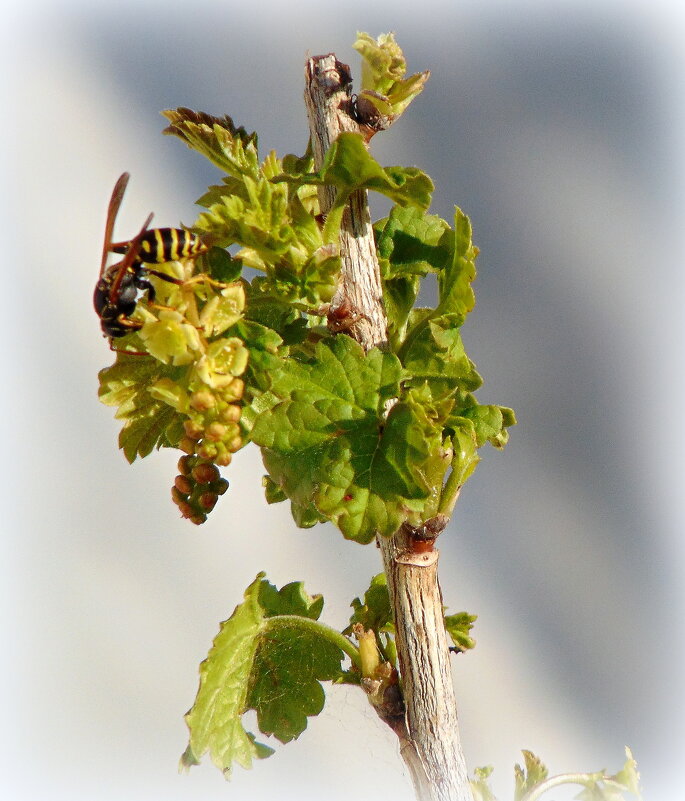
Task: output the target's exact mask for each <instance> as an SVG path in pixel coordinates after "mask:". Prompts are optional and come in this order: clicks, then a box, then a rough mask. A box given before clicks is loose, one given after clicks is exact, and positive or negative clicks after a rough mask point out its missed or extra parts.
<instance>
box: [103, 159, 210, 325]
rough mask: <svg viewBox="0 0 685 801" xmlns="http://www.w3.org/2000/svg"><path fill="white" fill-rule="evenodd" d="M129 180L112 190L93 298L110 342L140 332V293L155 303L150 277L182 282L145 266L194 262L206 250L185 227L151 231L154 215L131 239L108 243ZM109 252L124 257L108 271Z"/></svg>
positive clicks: (124, 178) (124, 177)
mask: <svg viewBox="0 0 685 801" xmlns="http://www.w3.org/2000/svg"><path fill="white" fill-rule="evenodd" d="M129 177H130V176H129V174H128V173H127V172H125V173H123V175H121V176H120V178H119V180H118V181H117V182H116V184H115V185H114V189H113V190H112V197H111V198H110V201H109V207H108V209H107V222H106V223H105V241H104V245H103V248H102V262H101V264H100V276H99V278H98V282H97V284H96V285H95V292H94V294H93V305H94V306H95V311H96V313H97V315H98V317H99V318H100V325H101V327H102V333H103V334H104V335H105V336H106V337H109V338H110V339H113V338H116V337H123V336H125V335H126V334H128V333H130V332H131V331H137V330H138V329H140V328H142V325H143V324H142V323H141V322H140V320H134V319H133V318H132V317H131V315H132V314H133V312H134V311H135V308H136V305H137V303H138V296H139V293H140V292H145V291H147V297H148V300H149V301H150V302H153V301H154V299H155V289H154V287H153V286H152V284H151V283H150V281H149V280H148V276H149V275H154V276H156V277H157V278H161V279H162V280H163V281H168V282H169V283H172V284H182V283H183V281H181V280H179V279H178V278H173V277H172V276H170V275H167V274H166V273H163V272H159V271H158V270H153V269H152V268H151V267H149V266H148V265H150V264H163V263H164V262H168V261H177V260H181V259H196V258H197V257H198V256H200V255H201V254H202V253H206V252H207V250H208V249H209V248H208V247H207V245H205V244H204V243H203V242H202V240H201V239H200V237H198V236H196V235H195V234H193V233H191V232H190V231H187V230H185V229H183V228H149V225H150V222H151V221H152V216H153V215H152V214H150V215H149V216H148V218H147V220H146V221H145V223H144V224H143V227H142V228H141V229H140V231H139V232H138V233H137V234H136V236H135V237H134V238H133V239H131V240H129V241H127V242H112V234H113V232H114V223H115V221H116V218H117V214H118V213H119V208H120V206H121V202H122V200H123V198H124V192H125V191H126V186H127V185H128V180H129ZM110 253H120V254H123V258H122V259H121V261H119V262H117V263H116V264H112V265H110V266H109V267H108V266H107V259H108V256H109V254H110Z"/></svg>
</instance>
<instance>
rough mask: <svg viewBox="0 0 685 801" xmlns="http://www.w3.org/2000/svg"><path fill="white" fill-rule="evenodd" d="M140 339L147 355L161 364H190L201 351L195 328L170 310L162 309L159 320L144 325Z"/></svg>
mask: <svg viewBox="0 0 685 801" xmlns="http://www.w3.org/2000/svg"><path fill="white" fill-rule="evenodd" d="M140 338H141V339H142V340H143V343H144V344H145V347H146V348H147V350H148V353H150V355H151V356H154V357H155V359H158V360H159V361H160V362H162V363H163V364H173V365H182V364H190V363H191V362H193V361H195V359H196V358H197V354H198V352H200V351H201V350H202V343H201V341H200V335H199V334H198V332H197V330H196V329H195V327H194V326H192V325H190V323H188V322H187V321H186V320H185V318H184V317H183V315H182V314H180V313H179V312H177V311H174V310H172V309H162V310H161V311H160V313H159V319H157V320H154V321H152V322H147V323H145V324H144V325H143V327H142V328H141V329H140Z"/></svg>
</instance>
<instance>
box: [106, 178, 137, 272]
mask: <svg viewBox="0 0 685 801" xmlns="http://www.w3.org/2000/svg"><path fill="white" fill-rule="evenodd" d="M130 177H131V176H130V175H129V173H127V172H125V173H123V174H122V175H120V176H119V180H118V181H117V182H116V184H114V189H113V190H112V197H111V198H110V201H109V208H108V209H107V222H106V223H105V241H104V244H103V246H102V262H101V263H100V277H102V274H103V273H104V272H105V265H106V264H107V256H108V255H109V252H110V249H111V247H110V246H111V244H112V233H113V232H114V222H115V221H116V218H117V214H118V213H119V207H120V206H121V201H122V200H123V199H124V192H125V191H126V186H127V185H128V179H129V178H130Z"/></svg>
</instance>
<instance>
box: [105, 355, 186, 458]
mask: <svg viewBox="0 0 685 801" xmlns="http://www.w3.org/2000/svg"><path fill="white" fill-rule="evenodd" d="M178 374H179V370H178V368H174V367H170V366H166V365H163V364H162V363H161V362H159V361H157V360H156V359H153V358H151V357H145V356H138V355H128V354H126V353H123V352H119V353H117V359H116V361H115V363H114V364H113V365H111V366H110V367H106V368H104V369H103V370H101V371H100V373H99V380H100V387H99V390H98V397H99V398H100V401H101V402H102V403H104V404H105V405H106V406H116V407H118V408H117V412H116V415H115V416H116V418H117V419H119V420H124V425H123V427H122V429H121V432H120V434H119V447H120V448H121V449H122V450H123V452H124V456H125V457H126V459H127V460H128V461H129V462H133V461H135V459H136V457H137V456H140V457H141V458H142V457H145V456H147V455H148V454H149V453H151V452H152V450H153V449H154V448H161V447H171V446H174V445H175V444H176V443H177V441H178V437H177V434H172V432H174V431H176V432H177V430H178V425H179V424H180V421H181V420H182V419H183V418H182V416H181V415H179V414H178V413H177V412H176V411H175V410H174V409H173V408H172V407H171V406H169V405H168V404H166V403H164V402H163V401H161V400H159V399H158V398H155V397H153V396H152V395H151V394H150V392H149V390H150V387H152V386H153V385H154V384H155V383H156V382H157V381H158V380H160V379H162V378H166V377H177V376H178Z"/></svg>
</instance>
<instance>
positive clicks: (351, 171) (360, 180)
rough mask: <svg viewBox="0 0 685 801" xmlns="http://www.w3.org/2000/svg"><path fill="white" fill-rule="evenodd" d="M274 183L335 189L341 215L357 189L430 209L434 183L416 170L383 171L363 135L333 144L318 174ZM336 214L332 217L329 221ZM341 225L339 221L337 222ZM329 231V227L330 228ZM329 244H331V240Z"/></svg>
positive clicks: (341, 137) (352, 135) (345, 136)
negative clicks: (368, 148)
mask: <svg viewBox="0 0 685 801" xmlns="http://www.w3.org/2000/svg"><path fill="white" fill-rule="evenodd" d="M274 181H286V182H290V183H294V184H295V185H302V184H311V185H314V186H324V185H325V186H335V187H336V188H337V190H338V194H337V198H336V203H335V207H336V208H337V209H338V210H339V212H340V214H342V208H343V207H344V205H345V203H346V202H347V198H348V197H349V196H350V194H351V193H352V192H354V191H355V190H357V189H372V190H374V191H375V192H380V193H381V194H383V195H386V196H387V197H389V198H390V199H391V200H392V201H393V202H395V203H398V204H399V205H400V206H406V205H410V204H413V205H416V206H419V207H421V208H428V206H430V202H431V193H432V192H433V189H434V187H433V182H432V181H431V179H430V178H429V177H428V176H427V175H426V174H425V173H424V172H422V171H421V170H419V169H418V168H416V167H385V168H383V167H381V165H380V164H379V163H378V162H377V161H376V160H375V159H374V158H373V156H371V154H370V153H369V151H368V150H367V149H366V146H365V144H364V140H363V138H362V136H361V135H360V134H357V133H350V132H344V133H341V134H340V135H339V136H338V138H337V139H336V140H335V141H334V142H333V144H332V145H331V147H330V148H329V149H328V152H327V153H326V157H325V159H324V163H323V165H322V167H321V169H320V170H319V171H318V172H314V173H307V174H304V175H300V176H292V175H286V174H282V175H280V176H278V177H277V178H274ZM332 215H334V212H331V213H329V221H328V222H330V218H331V216H332ZM338 222H339V221H338ZM328 227H330V226H329V225H328V223H327V228H328ZM326 241H331V238H330V236H327V237H326Z"/></svg>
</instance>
